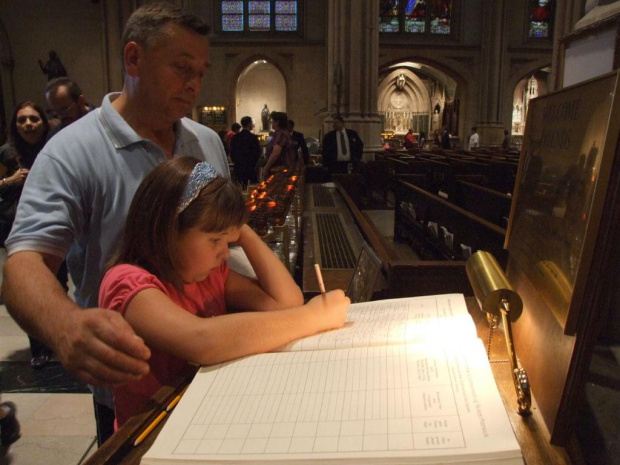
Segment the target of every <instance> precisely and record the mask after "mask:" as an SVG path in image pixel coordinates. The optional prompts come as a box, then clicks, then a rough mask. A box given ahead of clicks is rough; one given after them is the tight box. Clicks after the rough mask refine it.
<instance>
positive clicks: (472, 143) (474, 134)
mask: <svg viewBox="0 0 620 465" xmlns="http://www.w3.org/2000/svg"><path fill="white" fill-rule="evenodd" d="M478 148H480V136H479V135H478V129H477V128H476V126H473V127H472V128H471V136H469V150H472V149H478Z"/></svg>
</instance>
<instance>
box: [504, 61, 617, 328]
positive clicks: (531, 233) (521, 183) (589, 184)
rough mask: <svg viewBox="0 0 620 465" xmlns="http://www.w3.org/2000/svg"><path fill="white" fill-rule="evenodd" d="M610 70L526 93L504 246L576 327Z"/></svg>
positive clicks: (603, 157) (597, 209) (612, 128)
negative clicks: (553, 88)
mask: <svg viewBox="0 0 620 465" xmlns="http://www.w3.org/2000/svg"><path fill="white" fill-rule="evenodd" d="M617 86H618V73H616V72H614V73H610V74H607V75H604V76H602V77H600V78H596V79H592V80H589V81H586V82H584V83H581V84H578V85H575V86H572V87H567V88H565V89H563V90H561V91H558V92H554V93H552V94H549V95H546V96H542V97H538V98H536V99H533V100H532V101H531V105H530V108H529V111H528V117H527V125H526V130H525V135H524V141H523V147H522V152H521V153H522V155H521V157H522V158H521V161H520V164H519V172H518V174H517V179H518V183H517V186H516V189H515V195H514V198H513V202H512V211H511V214H510V224H509V227H508V231H507V234H506V246H507V248H508V250H509V254H510V262H511V266H514V267H516V268H518V269H519V270H520V271H521V273H523V274H524V275H525V276H527V279H528V280H529V281H530V283H531V284H532V286H533V287H534V288H535V290H536V291H537V293H538V295H539V296H540V297H542V299H543V300H544V303H545V304H546V306H547V307H548V308H549V309H550V310H551V312H552V313H553V315H554V317H555V319H556V320H557V321H558V323H559V324H560V325H561V326H562V327H563V330H564V334H574V333H575V332H576V327H577V322H578V320H579V313H580V312H581V309H582V308H583V307H584V303H583V295H584V291H585V286H586V282H587V277H588V273H589V270H590V264H591V260H592V255H593V252H594V247H595V242H596V237H597V233H598V228H599V224H600V221H601V216H602V214H603V204H604V201H605V196H606V194H607V187H608V182H609V178H610V174H611V167H612V163H613V161H614V157H615V155H616V148H617V143H618V134H619V130H620V105H619V104H618V101H619V99H618V94H617V92H618V88H617Z"/></svg>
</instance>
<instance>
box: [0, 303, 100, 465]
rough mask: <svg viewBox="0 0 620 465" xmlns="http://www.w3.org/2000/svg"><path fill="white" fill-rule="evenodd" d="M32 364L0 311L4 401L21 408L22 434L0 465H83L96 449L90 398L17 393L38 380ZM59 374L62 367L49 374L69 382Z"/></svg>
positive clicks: (21, 338) (24, 341) (22, 339)
mask: <svg viewBox="0 0 620 465" xmlns="http://www.w3.org/2000/svg"><path fill="white" fill-rule="evenodd" d="M29 360H30V349H29V344H28V337H27V336H26V334H25V333H24V332H23V331H22V330H21V329H20V328H19V326H17V324H16V323H15V322H14V321H13V319H12V318H11V317H10V315H9V314H8V313H7V311H6V308H5V307H4V305H2V306H0V364H2V366H3V368H4V369H3V370H2V372H0V376H1V377H0V389H1V391H2V394H1V395H2V401H3V402H4V401H7V400H10V401H13V402H14V403H15V404H16V405H17V418H18V420H19V422H20V423H21V432H22V437H21V439H19V440H18V441H17V442H16V443H14V444H13V445H12V446H11V447H10V448H9V450H8V452H7V453H6V455H5V456H4V457H2V454H1V453H0V465H5V464H6V465H8V464H10V465H49V464H52V463H53V464H63V465H64V464H67V465H69V464H70V465H73V464H79V463H81V462H82V461H83V460H84V458H85V457H87V456H89V455H90V454H91V453H92V452H93V451H94V450H96V447H97V446H96V432H95V431H96V430H95V418H94V413H93V400H92V395H91V394H56V393H50V392H41V391H45V390H48V389H47V388H46V387H38V388H37V391H38V392H27V393H26V392H16V391H19V387H18V388H15V385H16V383H17V384H18V385H19V383H20V381H21V382H22V384H23V385H24V389H25V390H32V389H29V386H30V385H31V383H30V382H29V380H31V379H32V377H33V376H38V375H39V374H38V373H33V371H32V369H31V368H30V365H29V363H28V362H29ZM8 364H10V366H9V365H8ZM60 371H61V369H60V367H59V366H56V367H55V369H50V372H51V373H54V374H53V376H58V377H62V378H63V379H67V378H68V376H67V375H64V374H60V375H59V374H58V373H59V372H60ZM9 376H10V379H8V378H9ZM9 390H10V391H11V392H6V391H9ZM49 390H52V391H58V389H54V388H52V389H49Z"/></svg>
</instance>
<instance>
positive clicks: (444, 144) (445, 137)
mask: <svg viewBox="0 0 620 465" xmlns="http://www.w3.org/2000/svg"><path fill="white" fill-rule="evenodd" d="M441 148H442V149H447V150H450V149H451V148H452V147H451V146H450V133H449V132H448V127H447V126H444V127H443V133H442V134H441Z"/></svg>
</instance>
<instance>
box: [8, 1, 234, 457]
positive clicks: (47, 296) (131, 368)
mask: <svg viewBox="0 0 620 465" xmlns="http://www.w3.org/2000/svg"><path fill="white" fill-rule="evenodd" d="M209 32H210V28H209V26H208V25H207V24H205V23H204V22H203V21H202V20H201V19H200V18H198V17H196V16H194V15H191V14H188V13H186V12H184V11H183V10H181V9H180V8H176V7H174V6H171V5H169V4H151V3H149V4H146V5H144V6H142V7H140V8H138V9H137V10H135V11H134V12H133V13H132V15H131V16H130V18H129V20H128V21H127V25H126V26H125V30H124V32H123V36H122V47H123V59H124V67H123V69H124V73H125V76H124V85H123V89H122V92H120V93H112V94H109V95H107V96H105V97H104V99H103V102H102V104H101V106H100V107H99V108H97V109H96V110H93V111H91V112H89V113H88V114H86V115H85V116H83V117H82V118H80V119H79V120H77V121H75V122H74V123H73V124H71V125H69V126H67V127H66V128H65V129H64V130H62V131H60V132H59V133H58V134H57V135H56V136H54V137H53V138H52V139H50V141H49V142H48V143H47V144H46V145H45V147H44V149H43V150H41V152H40V153H39V155H38V157H37V161H36V163H35V164H34V166H33V167H32V170H31V171H30V173H29V175H28V178H29V179H28V182H27V183H26V186H25V188H24V190H23V193H22V197H21V200H20V203H19V207H18V209H17V216H16V219H15V223H14V225H13V229H12V231H11V234H10V236H9V238H8V239H7V241H6V246H7V250H8V254H9V258H8V259H7V261H6V264H5V266H4V289H3V291H4V299H5V303H6V305H7V308H8V310H9V313H10V314H11V316H12V317H13V318H14V319H15V321H16V322H17V323H18V324H19V325H20V326H21V327H22V328H23V329H25V330H26V332H28V333H29V334H32V335H33V336H35V337H36V338H37V339H39V340H41V341H42V342H44V343H45V344H46V345H47V346H49V347H51V348H52V349H53V351H54V353H55V354H56V356H57V357H58V359H59V360H60V362H61V363H62V364H63V366H64V367H65V368H66V369H67V370H68V371H69V372H70V373H73V374H74V375H76V376H77V377H78V378H80V379H82V380H83V381H86V382H87V383H90V384H92V385H94V387H93V389H94V394H95V420H96V424H97V439H98V443H99V444H100V445H101V444H102V443H103V442H104V441H105V440H106V439H107V438H108V437H109V436H111V435H112V434H113V432H114V410H113V402H112V393H111V391H110V389H109V388H107V387H109V386H112V385H118V384H124V383H127V382H130V381H135V380H137V379H139V378H141V377H142V376H144V375H145V374H146V373H148V371H149V364H148V359H149V357H150V355H151V352H150V350H149V348H148V347H147V346H146V344H145V343H144V341H143V340H142V339H141V338H140V337H139V336H137V335H136V334H135V332H134V331H133V329H132V328H131V326H130V325H129V324H128V323H127V322H126V321H125V320H124V319H123V318H122V317H121V316H120V315H119V314H118V313H116V312H111V311H109V310H107V309H103V308H97V303H98V291H99V285H100V283H101V278H102V276H103V273H104V269H105V266H106V264H107V262H108V261H109V259H110V258H111V255H112V252H113V251H114V250H115V248H116V246H117V245H118V242H119V240H120V237H121V233H122V230H123V226H124V224H125V220H126V217H127V211H128V210H129V205H130V203H131V199H132V198H133V195H134V193H135V191H136V189H137V188H138V185H139V184H140V182H141V181H142V179H143V178H144V177H145V176H146V175H147V174H148V173H149V172H150V171H151V170H152V169H153V168H154V167H156V166H157V165H159V164H161V163H164V162H165V161H166V160H167V159H170V158H173V157H174V156H177V155H179V154H184V155H192V156H195V157H196V158H199V159H201V160H208V161H209V162H210V163H211V164H213V165H214V166H215V167H216V169H217V170H218V171H219V172H220V173H222V175H223V176H225V177H229V176H230V174H229V171H228V161H227V159H226V153H225V151H224V147H223V145H222V143H221V141H220V139H219V137H218V135H217V134H216V133H215V132H214V131H212V130H211V129H209V128H207V127H206V126H203V125H201V124H199V123H197V122H195V121H192V120H190V119H188V118H185V115H187V114H188V113H189V112H190V111H191V110H192V108H193V107H194V105H195V102H196V99H197V97H198V95H199V94H200V89H201V86H202V78H203V76H204V75H205V73H206V72H207V69H208V67H209V44H208V42H207V40H206V36H207V34H208V33H209ZM67 253H68V255H67ZM65 256H67V264H68V266H69V272H70V273H71V277H72V278H73V282H74V284H75V302H74V301H72V300H71V299H70V298H69V297H68V296H67V294H66V293H65V292H64V290H63V289H62V287H61V286H60V285H59V284H58V282H57V281H56V279H55V277H54V273H55V271H56V269H57V268H58V266H59V264H60V263H61V262H62V260H63V259H64V258H65ZM85 308H87V309H88V311H84V310H83V309H85ZM104 387H105V388H104Z"/></svg>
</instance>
